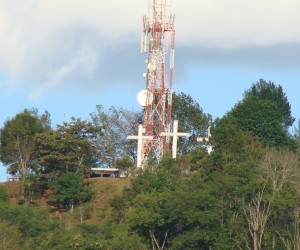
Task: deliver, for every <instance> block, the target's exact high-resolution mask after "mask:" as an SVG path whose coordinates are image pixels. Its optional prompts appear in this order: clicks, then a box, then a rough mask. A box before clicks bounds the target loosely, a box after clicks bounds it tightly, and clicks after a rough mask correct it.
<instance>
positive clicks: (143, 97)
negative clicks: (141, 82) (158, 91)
mask: <svg viewBox="0 0 300 250" xmlns="http://www.w3.org/2000/svg"><path fill="white" fill-rule="evenodd" d="M147 97H148V99H147ZM137 101H138V103H139V104H140V105H141V106H143V107H145V106H148V105H150V104H151V103H152V101H153V95H152V93H151V92H149V91H147V90H146V89H144V90H141V91H140V92H139V93H138V95H137Z"/></svg>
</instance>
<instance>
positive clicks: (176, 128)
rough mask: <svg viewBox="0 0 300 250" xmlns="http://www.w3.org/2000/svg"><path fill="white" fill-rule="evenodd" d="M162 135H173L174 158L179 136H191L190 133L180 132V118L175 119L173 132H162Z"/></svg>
mask: <svg viewBox="0 0 300 250" xmlns="http://www.w3.org/2000/svg"><path fill="white" fill-rule="evenodd" d="M160 136H173V145H172V157H173V159H176V155H177V140H178V137H188V136H190V134H189V133H181V132H178V120H174V125H173V133H170V132H162V133H161V134H160Z"/></svg>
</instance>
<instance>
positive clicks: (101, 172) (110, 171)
mask: <svg viewBox="0 0 300 250" xmlns="http://www.w3.org/2000/svg"><path fill="white" fill-rule="evenodd" d="M91 177H92V178H94V177H111V178H118V177H120V170H119V169H117V168H92V173H91Z"/></svg>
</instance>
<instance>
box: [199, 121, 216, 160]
mask: <svg viewBox="0 0 300 250" xmlns="http://www.w3.org/2000/svg"><path fill="white" fill-rule="evenodd" d="M210 137H211V134H210V126H209V127H208V131H207V137H198V138H197V141H198V142H209V138H210ZM212 151H213V150H212V146H211V145H210V144H208V145H207V152H208V154H209V155H210V154H211V152H212Z"/></svg>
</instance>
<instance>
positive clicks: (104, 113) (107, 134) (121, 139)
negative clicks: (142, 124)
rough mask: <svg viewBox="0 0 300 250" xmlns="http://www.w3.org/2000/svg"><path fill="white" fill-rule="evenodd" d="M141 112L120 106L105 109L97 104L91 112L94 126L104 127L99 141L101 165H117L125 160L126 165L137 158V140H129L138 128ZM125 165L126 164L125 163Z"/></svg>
mask: <svg viewBox="0 0 300 250" xmlns="http://www.w3.org/2000/svg"><path fill="white" fill-rule="evenodd" d="M139 117H140V114H139V113H138V112H134V111H128V110H126V109H123V108H120V109H116V108H115V107H111V108H110V109H108V110H104V109H103V107H102V106H101V105H98V106H97V110H96V112H94V113H92V114H91V118H92V121H93V124H94V126H96V127H102V128H103V136H102V137H101V138H100V140H99V141H98V144H99V153H98V156H99V161H100V164H101V165H104V166H109V167H117V163H120V162H123V161H124V162H123V163H125V165H126V166H128V164H130V162H131V165H132V162H134V161H135V160H136V145H137V144H136V142H135V141H129V140H127V136H128V135H131V134H135V133H136V131H137V129H138V124H139V120H140V119H139ZM123 165H124V164H123Z"/></svg>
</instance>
